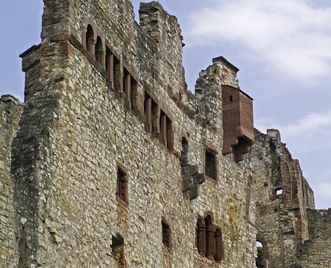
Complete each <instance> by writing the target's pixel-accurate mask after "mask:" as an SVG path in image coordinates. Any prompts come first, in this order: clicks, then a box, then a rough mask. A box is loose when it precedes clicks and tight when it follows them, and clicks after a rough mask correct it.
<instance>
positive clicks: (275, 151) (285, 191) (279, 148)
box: [251, 129, 331, 268]
mask: <svg viewBox="0 0 331 268" xmlns="http://www.w3.org/2000/svg"><path fill="white" fill-rule="evenodd" d="M251 162H252V168H253V178H254V188H255V193H256V211H257V214H256V226H257V230H258V231H257V241H259V242H260V243H261V244H262V246H263V248H262V250H261V252H260V255H261V256H260V257H261V259H262V261H261V262H262V265H264V266H260V267H272V268H278V267H279V268H287V267H293V268H295V267H331V258H330V257H329V256H331V255H329V251H328V249H325V248H324V247H323V246H322V242H321V241H320V240H319V238H320V236H322V237H323V238H322V240H323V239H324V240H323V241H324V242H325V245H327V244H328V243H330V241H331V236H330V233H329V232H328V230H329V225H330V218H329V217H327V216H328V214H327V213H324V214H323V213H320V212H318V211H316V210H314V208H315V204H314V193H313V191H312V189H311V188H310V187H309V184H308V182H307V180H306V179H305V178H304V177H303V174H302V170H301V168H300V164H299V161H298V160H296V159H293V158H292V156H291V153H290V152H289V150H288V149H287V148H286V144H284V143H282V141H281V137H280V133H279V131H278V130H276V129H269V130H268V131H267V134H263V133H261V132H260V131H258V130H256V131H255V144H254V145H253V147H252V151H251ZM321 215H324V216H321ZM322 218H323V220H322ZM323 227H324V228H325V231H322V228H323ZM326 227H327V228H326ZM314 230H316V233H318V235H316V238H315V232H314ZM317 248H318V249H319V254H320V256H316V258H315V257H314V253H315V252H316V251H317V252H318V249H317ZM317 254H318V253H317ZM327 256H328V257H327ZM313 259H315V262H314V261H313ZM300 260H302V261H301V262H300ZM300 263H302V264H301V265H300ZM315 263H316V264H315Z"/></svg>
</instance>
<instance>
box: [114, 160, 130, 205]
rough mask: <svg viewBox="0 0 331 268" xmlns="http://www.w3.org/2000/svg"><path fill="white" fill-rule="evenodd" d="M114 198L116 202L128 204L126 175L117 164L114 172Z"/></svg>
mask: <svg viewBox="0 0 331 268" xmlns="http://www.w3.org/2000/svg"><path fill="white" fill-rule="evenodd" d="M116 176H117V180H116V198H117V200H118V201H121V202H124V203H125V204H127V203H128V201H129V198H128V174H127V172H126V170H125V169H124V168H123V166H122V165H121V164H117V171H116Z"/></svg>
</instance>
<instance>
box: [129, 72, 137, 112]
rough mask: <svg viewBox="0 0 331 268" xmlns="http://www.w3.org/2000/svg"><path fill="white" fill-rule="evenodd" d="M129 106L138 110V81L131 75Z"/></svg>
mask: <svg viewBox="0 0 331 268" xmlns="http://www.w3.org/2000/svg"><path fill="white" fill-rule="evenodd" d="M131 108H132V109H133V110H134V111H137V110H138V82H137V81H136V80H135V79H134V78H133V77H132V76H131Z"/></svg>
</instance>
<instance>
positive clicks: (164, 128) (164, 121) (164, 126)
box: [160, 110, 167, 146]
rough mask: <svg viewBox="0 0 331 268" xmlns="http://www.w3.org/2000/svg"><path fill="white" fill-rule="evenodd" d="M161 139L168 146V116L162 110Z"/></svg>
mask: <svg viewBox="0 0 331 268" xmlns="http://www.w3.org/2000/svg"><path fill="white" fill-rule="evenodd" d="M160 137H161V142H162V143H163V144H164V145H166V146H167V115H166V114H165V113H164V112H163V111H162V110H161V112H160Z"/></svg>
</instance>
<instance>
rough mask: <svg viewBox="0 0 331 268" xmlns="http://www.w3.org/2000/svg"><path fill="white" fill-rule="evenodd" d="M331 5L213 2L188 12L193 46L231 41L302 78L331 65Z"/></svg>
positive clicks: (293, 0)
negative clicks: (209, 5)
mask: <svg viewBox="0 0 331 268" xmlns="http://www.w3.org/2000/svg"><path fill="white" fill-rule="evenodd" d="M330 21H331V6H330V7H327V8H326V7H323V8H322V7H319V8H318V7H313V6H311V5H310V4H309V2H308V1H307V0H277V1H275V0H231V1H222V0H219V1H215V6H212V7H208V8H204V9H201V10H199V11H196V12H194V13H193V14H191V15H190V18H189V23H188V25H189V27H188V37H189V38H190V41H189V42H188V43H193V44H194V45H208V44H213V45H217V44H221V43H224V42H225V41H226V42H233V43H236V44H238V45H239V46H240V47H244V48H245V49H247V52H248V53H251V54H254V56H256V57H258V58H259V59H260V60H262V61H265V62H266V63H267V64H270V65H271V66H273V68H274V69H275V70H277V71H279V72H281V73H283V74H287V75H289V76H290V77H294V78H300V79H311V78H314V77H319V76H323V75H326V74H327V73H328V72H330V70H331V49H330V48H331V23H330Z"/></svg>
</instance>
